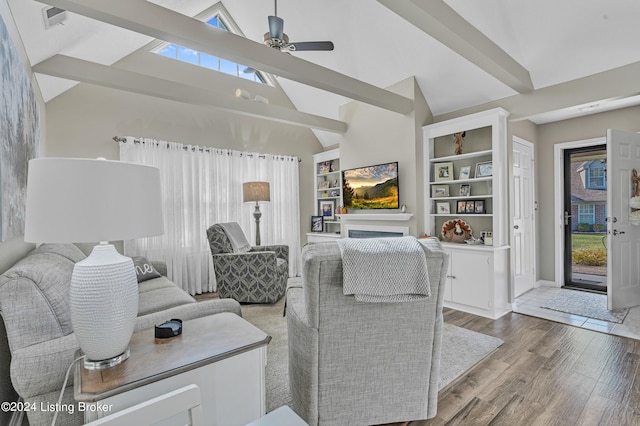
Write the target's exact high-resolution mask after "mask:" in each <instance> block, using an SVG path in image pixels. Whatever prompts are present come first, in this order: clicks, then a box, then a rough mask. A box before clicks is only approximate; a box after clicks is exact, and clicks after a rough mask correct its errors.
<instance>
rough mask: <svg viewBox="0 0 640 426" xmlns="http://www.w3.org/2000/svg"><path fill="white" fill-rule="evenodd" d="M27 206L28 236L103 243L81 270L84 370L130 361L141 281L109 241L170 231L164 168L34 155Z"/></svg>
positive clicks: (77, 291) (77, 279) (79, 327)
mask: <svg viewBox="0 0 640 426" xmlns="http://www.w3.org/2000/svg"><path fill="white" fill-rule="evenodd" d="M26 205H27V208H26V220H25V241H29V242H36V243H80V242H85V243H86V242H101V244H99V245H97V246H95V247H94V249H93V251H92V253H91V254H90V255H89V256H88V257H87V258H86V259H84V260H82V261H80V262H78V263H76V265H75V267H74V270H73V274H72V277H71V284H70V290H69V292H70V296H69V297H70V310H71V322H72V325H73V330H74V332H75V334H76V337H77V339H78V343H79V344H80V348H81V349H82V351H83V352H84V354H85V355H86V359H85V367H87V368H104V367H108V366H110V365H115V364H117V363H119V362H121V361H122V360H124V359H126V358H127V357H128V345H129V341H130V340H131V335H132V334H133V329H134V327H135V320H136V316H137V313H138V281H137V279H136V273H135V270H134V267H133V262H132V260H131V258H129V257H125V256H122V255H120V254H119V253H118V252H117V251H116V250H115V248H114V247H113V246H112V245H110V244H107V241H113V240H126V239H133V238H141V237H151V236H157V235H161V234H162V233H163V217H162V197H161V193H160V173H159V170H158V169H157V168H155V167H150V166H144V165H138V164H130V163H123V162H120V161H109V160H93V159H71V158H39V159H35V160H31V161H29V171H28V180H27V202H26Z"/></svg>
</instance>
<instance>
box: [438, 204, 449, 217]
mask: <svg viewBox="0 0 640 426" xmlns="http://www.w3.org/2000/svg"><path fill="white" fill-rule="evenodd" d="M436 212H437V213H438V214H449V213H451V211H450V210H449V203H448V202H443V203H436Z"/></svg>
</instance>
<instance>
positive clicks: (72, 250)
mask: <svg viewBox="0 0 640 426" xmlns="http://www.w3.org/2000/svg"><path fill="white" fill-rule="evenodd" d="M38 253H53V254H57V255H58V256H61V257H64V258H65V259H68V260H70V261H72V262H73V263H74V264H75V263H77V262H80V261H81V260H83V259H86V257H87V256H86V255H85V254H84V252H83V251H82V250H80V249H79V248H78V247H76V246H75V245H73V244H42V245H40V246H38V247H37V248H36V249H35V250H33V251H32V252H31V253H30V254H38Z"/></svg>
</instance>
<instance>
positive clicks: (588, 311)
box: [541, 290, 629, 324]
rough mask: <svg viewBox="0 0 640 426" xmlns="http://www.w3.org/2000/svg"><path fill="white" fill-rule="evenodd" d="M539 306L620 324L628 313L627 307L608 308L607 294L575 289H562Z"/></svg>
mask: <svg viewBox="0 0 640 426" xmlns="http://www.w3.org/2000/svg"><path fill="white" fill-rule="evenodd" d="M541 308H545V309H552V310H554V311H560V312H566V313H569V314H573V315H580V316H581V317H588V318H595V319H599V320H602V321H607V322H614V323H617V324H622V322H623V321H624V319H625V317H626V316H627V314H628V313H629V309H615V310H613V311H610V310H608V309H607V296H606V295H605V294H596V293H589V292H586V291H577V290H563V291H561V292H560V293H558V294H557V295H556V296H555V297H554V298H553V299H551V300H549V301H548V302H546V303H545V304H543V305H542V306H541Z"/></svg>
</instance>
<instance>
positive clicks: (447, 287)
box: [444, 253, 453, 302]
mask: <svg viewBox="0 0 640 426" xmlns="http://www.w3.org/2000/svg"><path fill="white" fill-rule="evenodd" d="M449 254H451V253H449ZM452 268H453V255H451V256H450V257H449V269H448V270H447V279H446V281H445V282H444V300H445V301H446V302H452V301H453V298H452V296H451V293H452V291H451V287H452V286H453V283H452V281H453V278H452V277H453V272H452Z"/></svg>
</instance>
